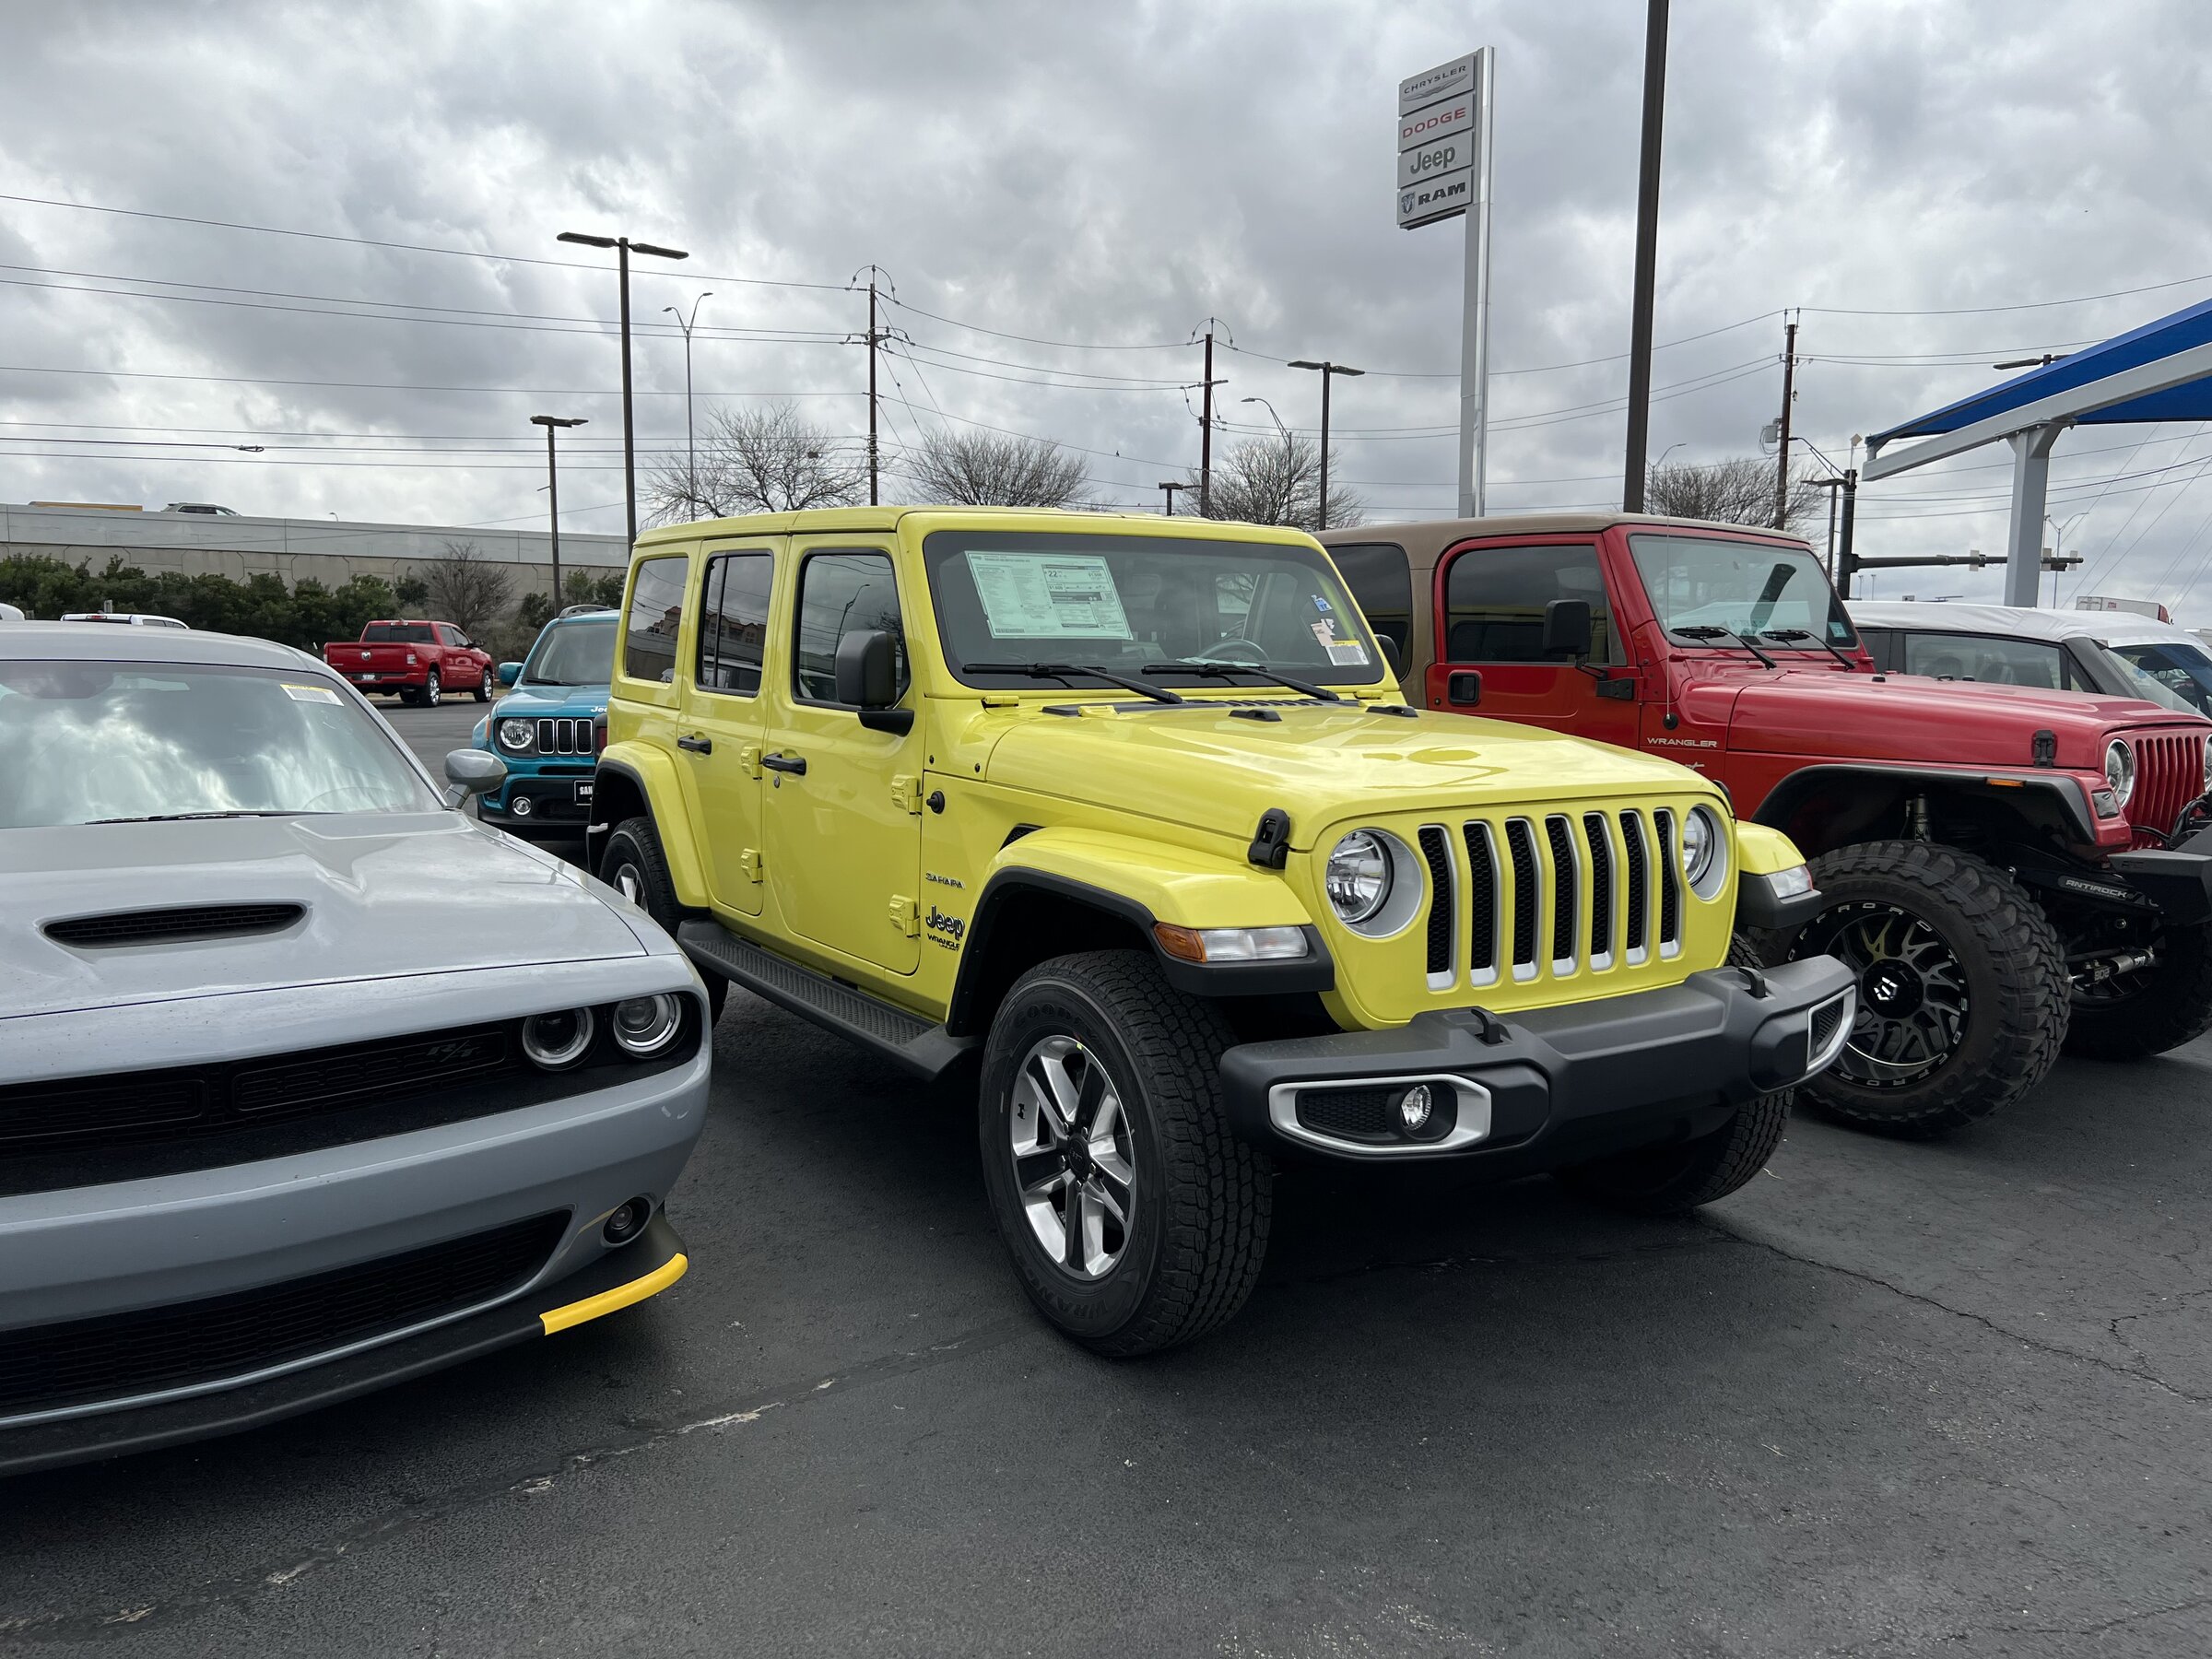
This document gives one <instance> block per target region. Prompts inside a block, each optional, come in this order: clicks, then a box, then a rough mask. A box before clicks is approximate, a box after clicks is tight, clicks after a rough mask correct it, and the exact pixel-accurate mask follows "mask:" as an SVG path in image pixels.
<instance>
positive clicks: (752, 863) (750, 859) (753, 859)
mask: <svg viewBox="0 0 2212 1659" xmlns="http://www.w3.org/2000/svg"><path fill="white" fill-rule="evenodd" d="M737 867H738V868H739V869H740V870H742V871H744V872H745V878H746V879H747V881H759V879H760V849H759V848H758V847H747V848H746V849H745V851H744V852H742V853H738V854H737Z"/></svg>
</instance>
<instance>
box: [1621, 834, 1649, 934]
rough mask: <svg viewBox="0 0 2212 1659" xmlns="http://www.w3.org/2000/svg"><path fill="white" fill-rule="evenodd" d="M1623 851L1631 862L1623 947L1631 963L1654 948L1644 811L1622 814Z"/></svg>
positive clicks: (1629, 863) (1624, 855) (1628, 861)
mask: <svg viewBox="0 0 2212 1659" xmlns="http://www.w3.org/2000/svg"><path fill="white" fill-rule="evenodd" d="M1620 852H1621V857H1622V859H1623V860H1624V861H1625V862H1626V864H1627V865H1628V882H1627V884H1626V885H1627V887H1628V889H1629V890H1628V903H1629V914H1628V928H1627V933H1628V937H1627V939H1626V940H1625V942H1624V946H1623V947H1624V948H1625V949H1626V950H1627V951H1628V953H1629V960H1630V962H1641V961H1642V960H1643V959H1644V956H1645V954H1646V953H1647V952H1648V951H1649V950H1650V948H1651V942H1652V938H1651V928H1652V887H1651V878H1650V877H1649V876H1648V875H1647V874H1646V871H1647V869H1648V867H1649V865H1650V864H1651V852H1650V847H1649V844H1648V843H1647V842H1646V841H1644V839H1643V814H1642V813H1641V812H1624V813H1622V814H1621V815H1620Z"/></svg>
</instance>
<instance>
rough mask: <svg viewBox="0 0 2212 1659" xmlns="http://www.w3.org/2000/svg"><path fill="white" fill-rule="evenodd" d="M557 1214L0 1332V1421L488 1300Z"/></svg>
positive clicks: (235, 1367) (361, 1336)
mask: <svg viewBox="0 0 2212 1659" xmlns="http://www.w3.org/2000/svg"><path fill="white" fill-rule="evenodd" d="M567 1227H568V1215H567V1212H565V1211H562V1212H559V1213H557V1214H553V1215H546V1216H534V1217H532V1218H529V1219H528V1220H526V1221H515V1222H511V1223H509V1224H508V1225H507V1226H504V1227H497V1228H493V1229H491V1230H488V1231H485V1232H480V1233H474V1234H471V1235H470V1236H468V1237H467V1238H463V1239H454V1240H452V1241H449V1242H447V1243H443V1244H434V1245H431V1246H429V1247H428V1248H426V1249H422V1250H410V1251H407V1252H406V1253H403V1254H399V1255H392V1256H385V1257H383V1258H382V1259H381V1260H378V1261H373V1262H361V1263H358V1264H356V1265H353V1266H350V1267H340V1268H336V1269H334V1270H333V1271H331V1272H327V1273H318V1274H312V1275H310V1276H309V1277H305V1278H296V1279H289V1280H287V1281H286V1282H284V1283H282V1284H277V1285H267V1286H264V1287H263V1288H260V1289H257V1290H241V1291H236V1292H233V1293H232V1294H230V1295H228V1296H215V1297H208V1298H206V1299H204V1300H199V1301H190V1302H176V1303H172V1304H171V1305H170V1306H168V1307H165V1308H149V1309H147V1310H144V1311H143V1312H135V1313H114V1314H108V1315H105V1316H103V1317H100V1318H98V1319H79V1320H72V1321H70V1322H69V1323H67V1324H51V1325H41V1326H37V1327H35V1328H33V1329H30V1330H24V1331H6V1332H0V1416H11V1417H12V1416H18V1415H22V1414H24V1413H28V1412H33V1411H54V1410H59V1409H61V1408H63V1407H65V1406H86V1405H90V1404H92V1403H94V1402H96V1401H100V1400H118V1399H126V1398H129V1397H130V1396H132V1395H135V1394H157V1393H160V1392H162V1391H164V1390H168V1389H174V1388H189V1387H193V1386H194V1385H195V1384H199V1383H205V1382H221V1381H223V1380H224V1379H225V1378H229V1377H242V1376H247V1375H250V1374H251V1373H253V1372H254V1371H264V1370H266V1369H267V1368H268V1367H270V1366H274V1365H283V1364H286V1363H288V1362H290V1361H293V1360H298V1359H308V1358H310V1357H311V1356H313V1355H316V1354H322V1353H328V1352H330V1351H331V1350H332V1349H335V1348H340V1347H347V1346H348V1345H350V1344H352V1343H356V1342H365V1341H368V1340H370V1339H371V1338H372V1337H376V1336H382V1335H389V1334H391V1333H393V1332H395V1331H401V1330H405V1329H406V1327H408V1326H409V1325H414V1324H421V1323H422V1322H423V1321H425V1320H429V1319H435V1318H437V1317H438V1316H439V1315H441V1314H444V1313H454V1312H460V1311H461V1310H462V1309H464V1308H468V1307H473V1306H475V1305H477V1303H479V1302H488V1301H491V1300H494V1299H496V1298H498V1297H500V1296H502V1295H505V1294H507V1293H508V1292H510V1291H513V1290H516V1289H519V1288H521V1287H522V1286H523V1285H524V1284H525V1283H527V1282H528V1281H529V1280H530V1278H531V1277H533V1276H535V1274H536V1273H537V1271H538V1269H540V1268H541V1267H543V1266H544V1265H546V1262H547V1259H548V1258H549V1257H550V1256H551V1255H552V1253H553V1250H554V1247H555V1246H556V1245H557V1244H559V1242H560V1239H561V1235H562V1233H563V1232H564V1231H566V1230H567Z"/></svg>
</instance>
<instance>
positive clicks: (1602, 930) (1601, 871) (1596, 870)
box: [1583, 812, 1613, 962]
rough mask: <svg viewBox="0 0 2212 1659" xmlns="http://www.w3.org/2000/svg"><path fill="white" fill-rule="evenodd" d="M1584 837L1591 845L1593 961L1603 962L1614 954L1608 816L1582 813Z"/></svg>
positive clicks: (1610, 841)
mask: <svg viewBox="0 0 2212 1659" xmlns="http://www.w3.org/2000/svg"><path fill="white" fill-rule="evenodd" d="M1583 836H1584V838H1585V839H1587V840H1588V841H1589V842H1590V959H1591V960H1592V961H1593V962H1602V961H1604V960H1605V959H1606V958H1608V957H1610V956H1611V955H1612V954H1613V838H1612V837H1611V836H1610V835H1608V834H1607V833H1606V815H1605V814H1604V813H1602V812H1585V813H1583Z"/></svg>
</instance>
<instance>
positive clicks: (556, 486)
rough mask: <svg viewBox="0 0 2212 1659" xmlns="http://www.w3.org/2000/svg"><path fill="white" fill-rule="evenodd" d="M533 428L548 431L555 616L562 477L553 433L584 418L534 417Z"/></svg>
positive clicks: (556, 609)
mask: <svg viewBox="0 0 2212 1659" xmlns="http://www.w3.org/2000/svg"><path fill="white" fill-rule="evenodd" d="M530 424H531V425H532V426H542V427H544V428H545V429H546V510H547V512H548V513H549V514H550V515H551V522H552V528H553V614H554V615H555V616H557V617H558V616H559V615H560V476H559V472H558V471H557V470H556V468H555V467H554V465H553V433H554V429H556V428H558V427H580V426H582V425H583V424H584V421H583V418H582V417H581V416H579V417H577V418H575V419H572V420H565V419H563V418H561V417H560V416H559V415H533V416H531V417H530Z"/></svg>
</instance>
